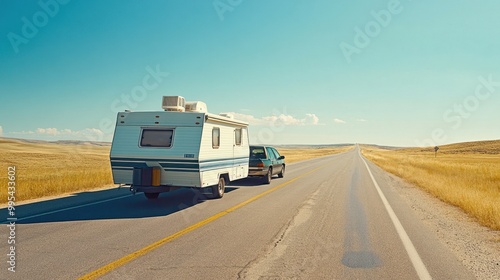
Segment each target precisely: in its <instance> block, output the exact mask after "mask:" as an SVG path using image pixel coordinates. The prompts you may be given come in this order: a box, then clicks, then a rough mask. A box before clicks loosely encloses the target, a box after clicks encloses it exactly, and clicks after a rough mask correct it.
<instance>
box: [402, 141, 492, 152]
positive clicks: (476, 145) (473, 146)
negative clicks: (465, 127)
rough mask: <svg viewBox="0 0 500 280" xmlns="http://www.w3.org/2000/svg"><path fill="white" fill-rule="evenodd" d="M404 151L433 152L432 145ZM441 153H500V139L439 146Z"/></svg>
mask: <svg viewBox="0 0 500 280" xmlns="http://www.w3.org/2000/svg"><path fill="white" fill-rule="evenodd" d="M402 150H406V151H419V152H429V151H432V152H434V147H426V148H405V149H402ZM439 153H441V154H500V140H489V141H475V142H463V143H455V144H449V145H443V146H439Z"/></svg>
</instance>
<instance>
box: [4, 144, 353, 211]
mask: <svg viewBox="0 0 500 280" xmlns="http://www.w3.org/2000/svg"><path fill="white" fill-rule="evenodd" d="M349 149H352V146H350V147H340V148H301V149H279V151H280V153H282V154H283V155H285V156H286V162H287V163H291V162H295V161H300V160H306V159H310V158H315V157H320V156H325V155H330V154H336V153H340V152H344V151H347V150H349ZM109 151H110V146H96V145H91V144H61V143H48V142H42V141H38V142H36V141H33V142H29V141H24V140H15V139H5V138H0V159H2V166H1V170H4V171H3V172H1V173H0V186H1V187H0V204H2V203H6V202H7V182H8V180H7V179H8V178H7V167H8V166H16V171H17V172H16V173H17V175H16V201H17V202H19V201H24V200H28V199H36V198H41V197H46V196H54V195H60V194H65V193H73V192H78V191H86V190H90V189H95V188H100V187H104V186H106V185H112V184H113V178H112V175H111V167H110V163H109Z"/></svg>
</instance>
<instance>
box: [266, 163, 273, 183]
mask: <svg viewBox="0 0 500 280" xmlns="http://www.w3.org/2000/svg"><path fill="white" fill-rule="evenodd" d="M272 178H273V169H272V168H271V167H269V169H268V170H267V174H266V175H265V176H264V183H266V184H271V180H272Z"/></svg>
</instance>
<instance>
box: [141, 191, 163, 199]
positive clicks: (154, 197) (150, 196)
mask: <svg viewBox="0 0 500 280" xmlns="http://www.w3.org/2000/svg"><path fill="white" fill-rule="evenodd" d="M144 195H145V196H146V198H147V199H157V198H158V196H159V195H160V193H147V192H145V193H144Z"/></svg>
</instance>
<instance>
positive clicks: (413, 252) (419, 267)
mask: <svg viewBox="0 0 500 280" xmlns="http://www.w3.org/2000/svg"><path fill="white" fill-rule="evenodd" d="M358 154H359V156H360V157H361V160H362V161H363V162H364V164H365V166H366V169H367V170H368V173H369V174H370V178H371V179H372V181H373V184H374V185H375V188H376V189H377V192H378V195H379V196H380V199H382V202H383V203H384V206H385V209H386V210H387V212H388V214H389V217H391V220H392V223H393V224H394V227H395V228H396V231H397V232H398V235H399V238H401V241H402V242H403V245H404V247H405V249H406V253H408V256H409V257H410V260H411V262H412V264H413V267H414V268H415V270H416V271H417V274H418V277H419V278H420V279H422V280H424V279H426V280H427V279H428V280H430V279H432V277H431V275H430V274H429V271H428V270H427V268H426V267H425V264H424V262H423V261H422V259H421V258H420V256H419V254H418V252H417V249H415V246H413V243H412V242H411V240H410V237H409V236H408V234H407V233H406V231H405V229H404V228H403V225H402V224H401V222H400V221H399V219H398V217H397V216H396V213H394V210H392V207H391V205H390V204H389V202H388V201H387V199H386V198H385V195H384V193H383V192H382V190H381V189H380V187H379V185H378V183H377V181H376V180H375V178H374V177H373V174H372V172H371V171H370V168H369V167H368V164H367V163H366V161H365V159H364V158H363V156H361V150H360V149H358Z"/></svg>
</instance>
